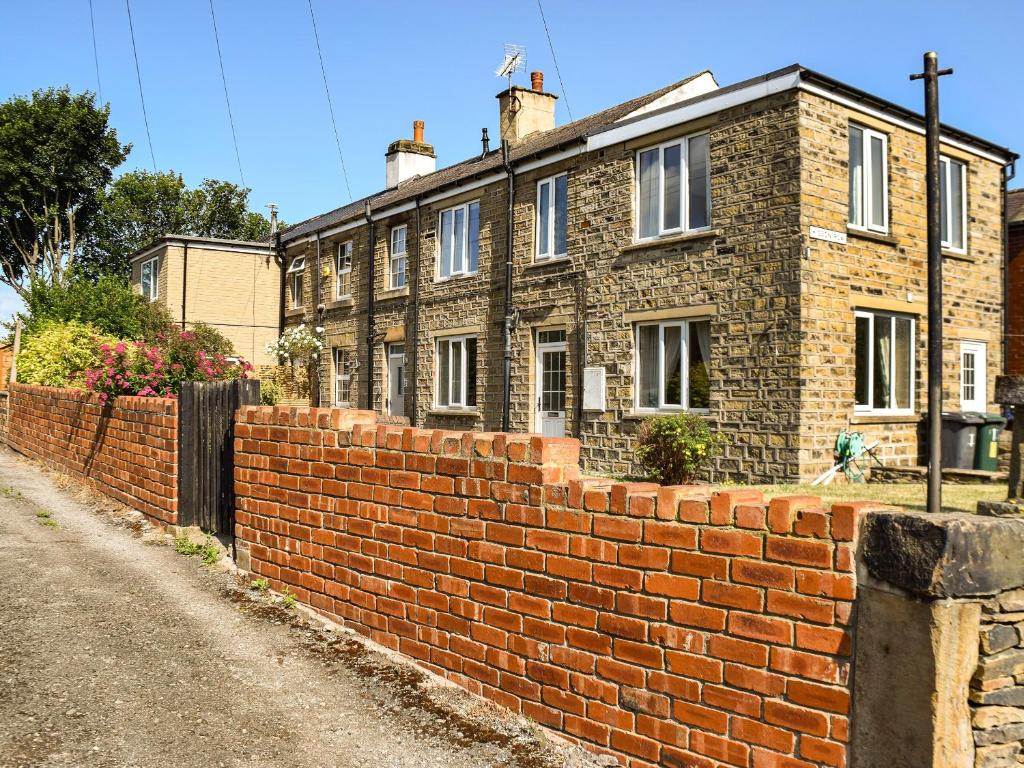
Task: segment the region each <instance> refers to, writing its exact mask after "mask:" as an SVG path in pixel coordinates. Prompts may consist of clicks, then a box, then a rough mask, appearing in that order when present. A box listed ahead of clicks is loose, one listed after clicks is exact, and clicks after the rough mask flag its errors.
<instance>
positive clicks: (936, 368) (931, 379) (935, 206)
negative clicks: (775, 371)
mask: <svg viewBox="0 0 1024 768" xmlns="http://www.w3.org/2000/svg"><path fill="white" fill-rule="evenodd" d="M951 74H953V70H952V69H939V55H938V54H937V53H935V52H934V51H929V52H928V53H926V54H925V55H924V72H922V73H920V74H917V75H911V76H910V79H911V80H924V121H925V162H926V167H927V171H928V173H927V185H928V511H929V512H941V511H942V196H941V192H942V190H941V187H940V178H941V177H940V175H939V173H940V168H939V78H940V77H942V76H943V75H951Z"/></svg>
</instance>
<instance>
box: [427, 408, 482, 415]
mask: <svg viewBox="0 0 1024 768" xmlns="http://www.w3.org/2000/svg"><path fill="white" fill-rule="evenodd" d="M427 415H428V416H472V417H476V416H479V415H480V411H479V410H477V409H476V408H432V409H430V410H429V411H427Z"/></svg>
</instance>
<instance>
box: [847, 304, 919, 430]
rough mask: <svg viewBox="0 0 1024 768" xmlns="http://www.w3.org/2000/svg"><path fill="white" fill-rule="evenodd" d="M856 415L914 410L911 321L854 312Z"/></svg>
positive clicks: (900, 316) (877, 314)
mask: <svg viewBox="0 0 1024 768" xmlns="http://www.w3.org/2000/svg"><path fill="white" fill-rule="evenodd" d="M854 314H855V319H856V323H857V340H856V382H855V385H854V389H855V392H854V401H855V408H854V410H857V411H872V412H876V413H877V412H883V413H884V412H911V411H912V410H913V408H914V318H912V317H908V316H906V315H893V314H889V313H887V312H868V311H857V312H855V313H854Z"/></svg>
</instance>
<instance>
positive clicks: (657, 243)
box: [619, 229, 722, 253]
mask: <svg viewBox="0 0 1024 768" xmlns="http://www.w3.org/2000/svg"><path fill="white" fill-rule="evenodd" d="M721 234H722V230H720V229H700V230H697V231H696V232H684V233H683V234H681V235H668V236H667V237H656V238H652V239H651V240H643V241H641V242H638V243H632V244H630V245H624V246H623V247H622V248H619V253H632V252H633V251H647V250H651V249H654V248H668V247H670V246H673V245H680V244H682V243H692V242H697V241H700V240H711V239H713V238H716V237H718V236H719V235H721Z"/></svg>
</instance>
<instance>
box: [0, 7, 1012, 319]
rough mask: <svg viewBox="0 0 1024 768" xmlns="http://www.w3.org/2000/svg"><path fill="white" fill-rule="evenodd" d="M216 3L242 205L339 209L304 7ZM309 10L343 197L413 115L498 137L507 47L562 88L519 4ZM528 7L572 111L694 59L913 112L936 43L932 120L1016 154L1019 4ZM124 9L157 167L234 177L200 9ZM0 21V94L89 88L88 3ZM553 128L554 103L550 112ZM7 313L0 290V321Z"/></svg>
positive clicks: (20, 11)
mask: <svg viewBox="0 0 1024 768" xmlns="http://www.w3.org/2000/svg"><path fill="white" fill-rule="evenodd" d="M92 2H93V8H94V13H95V20H96V37H97V45H98V49H99V80H100V85H101V86H102V96H103V99H104V101H109V102H110V104H111V109H112V113H111V120H112V123H113V125H114V126H115V127H116V128H117V130H118V134H119V136H120V138H121V140H122V141H127V142H130V143H131V144H133V146H134V149H133V151H132V153H131V155H130V157H129V158H128V161H127V163H126V164H125V166H124V170H128V169H131V168H137V167H142V168H149V167H151V162H150V156H149V149H148V146H147V143H146V135H145V128H144V124H143V120H142V110H141V106H140V101H139V93H138V86H137V84H136V79H135V68H134V62H133V59H132V48H131V40H130V37H129V29H128V17H127V13H126V10H125V3H124V0H92ZM214 3H215V9H216V13H217V23H218V28H219V32H220V40H221V47H222V51H223V55H224V67H225V70H226V73H227V79H228V88H229V94H230V98H231V106H232V110H233V112H234V119H235V126H236V129H237V133H238V141H239V148H240V154H241V160H242V170H243V172H244V174H245V181H246V184H247V185H248V186H250V187H251V188H252V190H253V193H252V197H251V200H252V203H253V205H254V206H256V207H258V206H262V205H263V204H264V203H267V202H271V201H273V202H276V203H278V205H279V206H280V210H281V215H282V217H284V218H285V219H286V220H288V221H292V222H294V221H299V220H301V219H303V218H306V217H308V216H312V215H314V214H316V213H319V212H322V211H325V210H328V209H330V208H333V207H335V206H337V205H339V204H343V203H345V202H348V200H349V195H348V192H347V191H346V186H345V183H344V180H343V177H342V173H341V168H340V163H339V161H338V156H337V150H336V149H335V145H334V134H333V131H332V128H331V122H330V117H329V114H328V111H327V103H326V100H325V98H324V92H323V83H322V81H321V76H320V68H319V63H318V60H317V54H316V48H315V46H314V42H313V31H312V25H311V22H310V16H309V7H308V5H307V2H306V0H214ZM313 7H314V10H315V11H316V15H317V23H318V29H319V34H320V42H321V45H322V47H323V56H324V64H325V66H326V69H327V77H328V81H329V83H330V86H331V92H332V97H333V99H334V109H335V114H336V116H337V122H338V130H339V133H340V136H341V144H342V150H343V152H344V158H345V164H346V166H347V169H348V177H349V183H350V186H351V190H352V195H353V197H355V198H358V197H361V196H363V195H365V194H368V193H371V192H374V191H376V190H378V189H380V188H381V187H382V186H383V182H384V157H383V155H384V151H385V149H386V147H387V145H388V143H390V142H391V141H393V140H394V139H397V138H403V137H410V135H411V123H412V120H414V119H422V120H425V121H426V139H427V141H429V142H432V143H433V144H434V146H435V149H436V151H437V155H438V165H439V167H440V166H442V165H447V164H450V163H453V162H457V161H458V160H460V159H462V158H464V157H466V156H467V155H470V154H473V153H475V152H477V151H479V146H480V144H479V139H480V128H481V127H482V126H488V127H489V128H490V129H491V131H490V132H491V136H492V137H495V136H496V135H497V133H498V131H497V103H496V100H495V98H494V95H495V94H496V93H497V92H498V91H499V90H500V89H501V87H502V83H501V81H500V80H499V79H498V78H497V77H495V76H494V68H495V67H496V66H497V64H498V63H499V62H500V60H501V53H502V48H503V45H504V43H507V42H512V43H518V44H521V45H525V46H526V47H527V50H528V62H527V63H528V69H540V70H543V71H544V72H545V82H546V86H547V90H550V91H553V92H556V93H561V90H562V89H561V86H560V85H559V83H558V78H557V76H556V74H555V67H554V65H553V63H552V57H551V53H550V50H549V48H548V43H547V39H546V38H545V34H544V27H543V26H542V24H541V17H540V12H539V10H538V6H537V3H536V0H520V1H519V2H515V3H512V2H492V3H481V2H479V1H478V0H465V1H463V0H459V1H458V2H456V1H454V0H452V1H446V2H428V1H427V0H421V2H418V3H412V2H390V3H382V2H378V3H350V2H338V1H337V0H313ZM544 12H545V15H546V17H547V22H548V27H549V29H550V31H551V35H552V39H553V41H554V45H555V53H556V55H557V56H558V63H559V66H560V68H561V73H562V78H563V81H564V84H565V91H566V95H567V97H568V105H569V106H570V107H571V109H572V114H573V116H574V117H577V118H579V117H581V116H584V115H587V114H590V113H592V112H595V111H597V110H599V109H602V108H604V107H607V106H611V105H613V104H616V103H618V102H621V101H625V100H627V99H629V98H632V97H634V96H636V95H639V94H641V93H645V92H648V91H651V90H654V89H656V88H658V87H660V86H662V85H664V84H667V83H670V82H673V81H675V80H678V79H680V78H682V77H684V76H686V75H688V74H691V73H693V72H695V71H699V70H701V69H705V68H707V69H711V70H712V71H713V72H714V73H715V76H716V78H717V79H718V81H719V83H721V84H723V85H725V84H728V83H732V82H735V81H737V80H742V79H745V78H747V77H751V76H754V75H758V74H762V73H765V72H768V71H771V70H773V69H777V68H779V67H782V66H785V65H787V64H792V63H794V62H799V63H801V64H803V65H805V66H808V67H811V68H813V69H817V70H819V71H821V72H823V73H824V74H827V75H829V76H831V77H835V78H837V79H839V80H842V81H844V82H847V83H849V84H851V85H855V86H857V87H860V88H863V89H865V90H868V91H871V92H872V93H875V94H877V95H879V96H882V97H884V98H887V99H890V100H892V101H895V102H897V103H899V104H903V105H906V106H908V107H912V108H914V109H920V108H921V104H922V94H921V85H920V83H911V82H910V81H909V80H908V79H907V76H908V75H909V74H910V73H911V72H915V71H917V70H919V69H920V67H921V54H922V53H923V52H924V51H926V50H932V49H934V50H937V51H938V52H939V55H940V63H941V64H942V65H943V66H952V67H954V68H955V70H956V72H955V74H954V75H953V76H952V77H947V78H943V80H942V117H943V120H944V122H948V123H951V124H953V125H956V126H957V127H960V128H963V129H964V130H967V131H970V132H972V133H976V134H978V135H980V136H983V137H985V138H987V139H990V140H992V141H995V142H997V143H999V144H1002V145H1005V146H1009V147H1011V148H1013V149H1015V150H1017V151H1021V150H1022V149H1024V92H1022V89H1021V87H1020V63H1019V57H1020V51H1019V45H1020V30H1021V29H1022V28H1024V2H1021V0H990V1H989V2H982V3H965V2H961V1H959V0H956V1H954V0H927V1H926V0H903V1H901V0H887V1H885V2H876V1H875V0H870V1H865V0H858V2H855V3H851V2H835V1H829V0H789V2H785V3H764V2H753V1H752V2H744V1H743V0H736V1H735V2H732V3H694V2H679V0H668V1H666V2H661V1H660V0H658V1H655V0H650V1H649V2H640V3H623V2H621V1H618V2H612V1H606V0H595V1H592V2H565V0H544ZM132 17H133V21H134V27H135V36H136V42H137V45H138V54H139V64H140V68H141V72H142V80H143V86H144V89H145V99H146V109H147V111H148V116H149V125H150V130H151V133H152V138H153V150H154V154H155V156H156V162H157V166H158V168H160V169H161V170H167V169H174V170H175V171H178V172H180V173H182V174H184V176H185V178H186V180H187V181H188V182H189V183H190V184H196V183H198V182H200V181H201V180H202V179H203V178H205V177H211V178H223V179H228V180H232V181H238V180H239V171H238V166H237V163H236V162H235V155H234V149H233V146H232V143H231V133H230V129H229V125H228V118H227V111H226V108H225V103H224V92H223V88H222V85H221V78H220V70H219V68H218V63H217V54H216V48H215V44H214V37H213V28H212V24H211V20H210V5H209V0H174V1H173V2H163V1H161V0H132ZM0 28H3V29H4V30H5V31H7V32H8V34H7V35H5V40H4V45H3V46H2V47H0V99H6V98H8V97H10V96H11V95H15V94H26V93H29V92H30V91H32V90H33V89H35V88H44V87H48V86H58V85H64V84H69V85H70V86H71V87H72V89H74V90H84V89H90V90H96V89H97V77H96V68H95V66H94V61H93V45H92V37H91V34H90V24H89V0H36V2H14V1H13V0H7V1H6V2H4V3H3V6H2V8H0ZM11 32H13V33H14V34H10V33H11ZM526 79H527V78H526V76H525V75H524V77H523V82H525V81H526ZM568 119H569V117H568V113H567V110H566V99H561V100H560V101H559V105H558V120H559V123H562V122H567V121H568ZM1021 176H1022V177H1024V168H1022V169H1021ZM1014 185H1015V186H1022V185H1024V178H1018V180H1017V181H1016V182H1015V184H1014ZM15 306H16V301H15V299H14V297H13V295H12V293H11V292H10V291H8V290H7V289H4V288H0V318H4V317H6V316H8V315H9V314H10V313H11V312H12V311H13V308H14V307H15Z"/></svg>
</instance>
